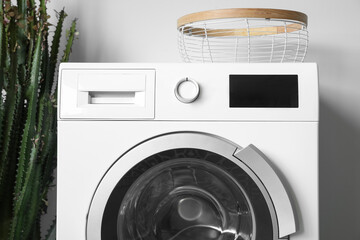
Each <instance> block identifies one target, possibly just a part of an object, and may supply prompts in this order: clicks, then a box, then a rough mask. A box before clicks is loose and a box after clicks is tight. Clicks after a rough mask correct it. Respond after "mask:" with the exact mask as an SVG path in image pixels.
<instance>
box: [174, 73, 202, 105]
mask: <svg viewBox="0 0 360 240" xmlns="http://www.w3.org/2000/svg"><path fill="white" fill-rule="evenodd" d="M199 94H200V87H199V84H198V83H197V82H196V81H194V80H192V79H189V78H184V79H181V80H180V81H179V82H178V83H177V84H176V86H175V96H176V98H177V99H178V100H179V101H180V102H182V103H192V102H194V101H195V100H196V99H197V98H198V97H199Z"/></svg>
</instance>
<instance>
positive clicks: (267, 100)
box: [230, 75, 299, 108]
mask: <svg viewBox="0 0 360 240" xmlns="http://www.w3.org/2000/svg"><path fill="white" fill-rule="evenodd" d="M230 107H231V108H297V107H299V94H298V76H297V75H230Z"/></svg>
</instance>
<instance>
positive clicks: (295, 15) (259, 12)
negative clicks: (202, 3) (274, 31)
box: [177, 8, 308, 28]
mask: <svg viewBox="0 0 360 240" xmlns="http://www.w3.org/2000/svg"><path fill="white" fill-rule="evenodd" d="M221 18H265V19H286V20H292V21H297V22H302V23H304V24H305V25H306V26H307V21H308V17H307V15H306V14H304V13H302V12H297V11H291V10H282V9H270V8H230V9H218V10H209V11H203V12H197V13H191V14H187V15H185V16H183V17H181V18H179V19H178V21H177V27H178V28H179V27H181V26H184V25H186V24H189V23H193V22H199V21H206V20H212V19H221Z"/></svg>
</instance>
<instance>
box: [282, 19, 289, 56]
mask: <svg viewBox="0 0 360 240" xmlns="http://www.w3.org/2000/svg"><path fill="white" fill-rule="evenodd" d="M284 28H285V44H284V51H283V55H282V57H281V62H284V58H285V53H286V48H287V37H288V35H287V25H286V22H284Z"/></svg>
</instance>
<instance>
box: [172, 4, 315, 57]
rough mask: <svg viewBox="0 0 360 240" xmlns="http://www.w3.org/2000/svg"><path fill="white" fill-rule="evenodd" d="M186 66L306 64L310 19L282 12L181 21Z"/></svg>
mask: <svg viewBox="0 0 360 240" xmlns="http://www.w3.org/2000/svg"><path fill="white" fill-rule="evenodd" d="M177 28H178V46H179V51H180V54H181V56H182V58H183V60H184V61H185V62H302V61H303V60H304V58H305V55H306V51H307V48H308V31H307V16H306V15H305V14H304V13H301V12H296V11H288V10H279V9H259V8H235V9H221V10H210V11H205V12H198V13H192V14H188V15H185V16H183V17H181V18H179V19H178V22H177Z"/></svg>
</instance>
